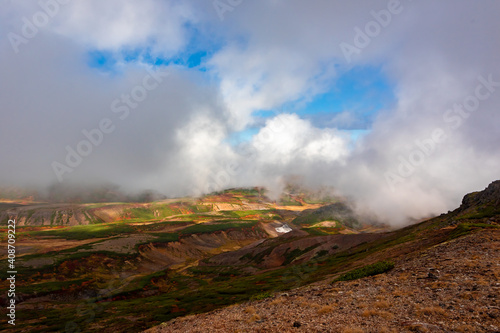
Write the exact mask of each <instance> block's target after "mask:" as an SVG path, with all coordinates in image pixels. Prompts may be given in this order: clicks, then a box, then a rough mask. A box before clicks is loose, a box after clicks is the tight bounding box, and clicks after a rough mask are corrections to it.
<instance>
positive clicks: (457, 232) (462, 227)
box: [450, 223, 500, 239]
mask: <svg viewBox="0 0 500 333" xmlns="http://www.w3.org/2000/svg"><path fill="white" fill-rule="evenodd" d="M478 228H500V226H499V225H495V224H486V223H461V224H459V225H458V226H457V227H456V228H455V229H454V230H453V231H452V232H451V234H450V239H454V238H458V237H461V236H465V235H468V234H469V233H470V232H472V231H473V230H475V229H478Z"/></svg>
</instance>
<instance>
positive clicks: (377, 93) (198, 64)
mask: <svg viewBox="0 0 500 333" xmlns="http://www.w3.org/2000/svg"><path fill="white" fill-rule="evenodd" d="M191 49H193V48H191ZM214 52H215V49H214V50H196V51H195V52H193V53H189V52H184V54H180V55H179V56H177V57H175V58H171V59H163V58H158V57H153V56H152V55H151V53H150V52H149V51H148V50H146V51H145V50H141V49H136V50H128V51H123V52H122V54H121V57H122V59H123V61H125V62H137V61H141V62H143V63H149V64H152V65H154V66H167V65H170V64H176V65H180V66H183V67H185V68H190V69H192V70H196V71H202V72H205V71H206V68H205V66H204V63H205V62H206V61H207V60H209V59H210V56H211V55H212V54H213V53H214ZM88 56H89V61H88V65H89V66H90V67H91V68H94V69H97V70H101V71H105V72H114V70H115V66H116V64H117V61H116V59H115V57H114V55H113V54H112V53H110V52H106V51H97V50H94V51H90V52H89V53H88ZM394 86H395V85H394V83H393V82H391V81H390V80H389V78H388V77H387V76H386V75H385V74H384V72H383V70H382V66H375V65H373V66H356V67H353V68H351V69H349V70H347V71H345V72H341V74H340V75H339V77H338V78H337V79H336V80H335V81H333V82H332V84H331V86H330V87H329V89H328V90H327V91H326V92H325V93H322V94H319V95H316V96H313V98H312V100H310V101H308V102H306V103H304V102H303V100H299V101H294V102H289V103H286V104H285V105H282V106H281V107H280V108H278V109H277V110H258V111H255V112H254V113H253V116H254V117H255V118H256V122H255V124H254V125H251V126H250V127H248V128H246V129H244V130H242V131H239V132H233V133H231V134H230V135H229V137H228V139H227V141H228V142H230V143H231V144H232V145H237V144H239V143H242V142H246V141H250V140H251V138H252V137H253V136H254V135H255V134H257V133H258V131H259V129H260V127H261V126H262V125H263V124H264V122H265V119H268V118H271V117H274V116H276V115H277V114H279V113H287V112H293V113H296V114H298V115H299V116H300V117H301V118H304V119H308V120H309V121H311V123H312V124H313V125H314V126H316V127H318V128H326V127H334V128H337V129H340V130H344V131H349V132H350V134H351V138H352V139H354V140H356V139H358V138H360V137H361V136H363V135H364V134H366V133H368V132H369V131H370V128H371V125H372V122H373V120H374V117H375V116H376V114H377V112H378V111H380V110H384V109H389V108H391V107H392V106H393V105H394V103H395V101H396V97H395V95H394ZM341 113H349V115H350V117H351V120H352V121H351V122H349V123H345V122H344V123H343V122H339V121H338V120H337V121H335V119H338V118H336V117H337V116H338V115H339V114H341Z"/></svg>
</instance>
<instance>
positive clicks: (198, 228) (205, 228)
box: [181, 221, 257, 235]
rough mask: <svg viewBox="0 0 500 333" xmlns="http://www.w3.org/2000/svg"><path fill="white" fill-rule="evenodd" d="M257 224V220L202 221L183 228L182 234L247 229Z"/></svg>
mask: <svg viewBox="0 0 500 333" xmlns="http://www.w3.org/2000/svg"><path fill="white" fill-rule="evenodd" d="M256 224H257V221H252V222H232V223H217V224H206V223H200V224H196V225H193V226H190V227H187V228H185V229H182V230H181V234H183V235H186V234H201V233H209V232H215V231H221V230H228V229H235V228H238V229H245V228H251V227H253V226H255V225H256Z"/></svg>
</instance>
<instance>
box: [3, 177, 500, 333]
mask: <svg viewBox="0 0 500 333" xmlns="http://www.w3.org/2000/svg"><path fill="white" fill-rule="evenodd" d="M498 198H500V182H498V181H497V182H495V183H493V184H491V185H490V186H489V187H488V189H486V190H485V191H483V192H476V193H473V194H469V195H467V196H465V198H464V200H463V203H462V205H461V206H460V207H459V208H458V209H457V210H455V211H453V212H450V213H448V214H443V215H441V216H438V217H436V218H433V219H430V220H426V221H423V222H420V223H418V224H414V225H411V226H408V227H405V228H402V229H398V230H393V229H390V228H389V227H388V226H386V225H384V224H382V223H377V222H375V221H371V220H370V221H369V220H364V219H363V218H362V217H360V216H358V215H357V214H356V213H355V212H354V210H352V209H351V207H350V206H349V204H347V203H346V202H344V201H343V199H342V198H332V197H329V198H327V199H324V200H317V199H315V200H311V199H310V198H308V197H307V196H305V195H302V196H296V197H292V198H287V200H281V202H274V201H271V200H270V199H269V198H267V197H266V196H265V193H263V190H262V189H260V188H253V189H232V190H226V191H222V192H219V193H213V194H210V195H206V196H204V197H202V198H199V199H193V198H180V199H168V200H161V201H156V202H150V203H98V204H71V205H69V204H45V203H18V204H14V203H8V204H4V205H2V206H1V207H0V209H1V211H0V216H1V222H2V226H3V227H2V231H3V232H2V244H6V240H7V238H6V235H7V233H6V230H5V229H6V227H5V226H6V224H7V221H8V220H9V219H15V220H16V222H17V229H16V251H17V252H16V255H17V256H16V262H15V263H16V268H17V271H18V272H19V274H18V280H17V282H16V284H17V290H16V295H17V299H18V302H17V323H16V330H17V331H46V332H50V331H66V332H79V331H82V332H115V331H128V332H139V331H142V330H146V329H148V328H151V327H154V326H156V325H160V324H162V323H167V324H162V326H159V328H153V330H155V329H156V330H157V331H159V332H163V331H165V332H170V331H172V332H174V331H176V330H174V329H172V330H170V329H169V328H168V327H170V325H171V326H172V327H177V328H176V329H178V330H177V331H188V330H187V328H186V327H183V328H182V329H181V328H179V327H181V326H182V324H181V323H182V321H175V322H172V323H171V324H168V323H169V321H171V320H173V319H175V318H178V317H183V316H186V315H194V314H197V313H207V312H209V311H213V310H216V309H219V308H222V307H225V306H229V305H232V304H245V303H244V302H253V303H252V304H254V303H255V304H256V305H255V306H254V305H251V306H254V307H257V308H258V307H260V306H261V304H264V303H266V302H270V301H272V300H276V302H277V300H281V301H283V297H284V296H283V295H290V293H292V295H299V294H300V295H301V296H300V297H306V298H307V297H308V295H309V294H308V293H309V292H310V291H308V290H310V288H312V290H313V291H314V290H319V289H314V288H320V289H321V290H322V293H323V291H324V290H328V293H330V288H331V287H329V286H330V284H331V283H334V282H332V281H337V280H343V279H345V278H346V276H354V277H355V278H356V279H357V278H358V277H362V276H364V275H366V274H368V275H370V274H372V273H366V272H368V271H370V270H371V269H372V268H370V267H373V269H375V271H376V273H373V274H378V273H383V272H385V271H387V270H389V271H390V272H389V273H386V274H392V275H391V276H393V277H392V278H395V277H394V274H395V273H391V272H406V270H407V269H408V268H404V270H403V271H401V269H402V267H405V265H406V266H407V265H408V263H407V260H409V259H408V258H418V256H419V255H418V253H424V252H422V251H428V249H432V248H434V247H436V246H441V245H440V244H447V243H448V242H450V241H454V240H455V239H459V238H462V237H465V236H467V235H471V234H472V235H476V234H483V233H484V234H492V235H496V234H498V232H499V229H498V228H499V222H500V218H499V213H500V211H499V207H500V201H499V200H498ZM492 237H493V236H492ZM4 253H6V252H4ZM492 255H498V251H496V252H495V251H493V252H492ZM427 256H429V255H427ZM429 260H437V258H434V259H432V258H431V257H429ZM453 260H458V259H456V258H455V259H453ZM1 262H2V265H4V264H5V266H6V263H7V257H6V256H3V257H2V258H1ZM370 265H371V266H370ZM363 267H368V268H363ZM360 268H363V270H361V271H359V272H358V271H356V269H360ZM378 269H380V272H378V271H377V270H378ZM417 270H418V269H417ZM490 270H491V274H493V275H491V274H490V276H489V277H488V278H486V280H485V278H484V277H483V280H484V282H483V284H484V285H485V286H486V285H488V286H490V287H491V285H492V283H493V280H492V277H495V278H497V280H498V276H499V274H500V270H499V268H498V265H497V266H491V267H490ZM5 271H7V269H6V267H3V266H2V272H5ZM375 271H374V272H375ZM348 272H351V273H349V274H347V275H346V274H345V273H348ZM398 274H399V273H398ZM401 274H402V273H401ZM422 274H423V273H422ZM358 275H359V276H358ZM381 276H385V274H382V275H381ZM376 279H379V278H376ZM4 281H5V280H3V281H2V285H0V291H1V295H2V298H0V301H1V302H2V304H3V305H6V303H5V302H6V298H4V297H5V296H4V295H6V291H7V289H8V282H7V281H5V282H4ZM377 281H378V280H377ZM335 283H344V282H335ZM353 283H354V282H349V284H348V285H349V286H351V287H349V289H350V290H351V293H352V292H354V293H356V292H358V291H357V288H355V287H357V286H358V285H359V284H358V285H353ZM360 283H361V282H360ZM344 285H345V284H343V286H344ZM303 286H306V287H303ZM314 286H316V287H314ZM363 286H364V284H363ZM296 288H299V289H296ZM303 288H306V289H303ZM342 288H344V287H341V289H342ZM491 288H492V287H491ZM491 288H490V289H488V290H490V292H493V293H495V292H496V293H497V292H498V288H497V287H496V288H497V289H494V290H493V289H491ZM360 289H361V288H360ZM280 295H281V296H280ZM497 295H498V294H497ZM286 297H288V296H286ZM343 297H344V296H343ZM353 297H354V296H353ZM365 298H366V297H365ZM324 302H325V300H322V301H318V304H320V305H321V304H323V303H324ZM366 302H368V301H367V300H365V303H366ZM336 303H338V302H336ZM279 304H280V303H279V302H278V303H276V304H274V305H276V306H279ZM353 304H355V303H353ZM337 305H338V304H336V305H335V306H337ZM241 306H243V305H238V307H241ZM248 306H250V305H248ZM248 306H247V307H248ZM318 306H319V305H318ZM322 306H323V305H322ZM324 306H331V305H329V304H326V303H325V304H324ZM367 307H369V306H368V305H367ZM342 308H345V306H342ZM229 309H234V308H229ZM313 310H314V309H313ZM2 311H4V309H2ZM224 311H234V310H224ZM242 311H243V312H242V313H243V314H241V316H243V317H245V315H244V313H246V312H245V311H244V310H242ZM311 311H312V310H311ZM325 311H326V310H325ZM329 312H332V311H327V312H325V313H329ZM335 312H336V311H335ZM253 314H256V313H252V315H253ZM494 315H495V314H494ZM204 316H206V315H204ZM241 316H240V317H241ZM259 316H262V317H265V314H263V313H261V314H259ZM243 317H242V318H243ZM250 317H251V316H250ZM389 317H391V316H389V315H388V318H389ZM3 318H6V316H5V315H4V316H2V320H4V319H3ZM188 318H191V319H188V321H186V323H188V322H189V321H193V320H198V319H196V318H197V317H188ZM203 318H206V317H203ZM245 318H246V317H245ZM256 318H257V317H255V318H254V319H255V320H250V321H248V323H250V324H251V325H253V326H252V327H255V329H256V330H257V331H258V329H259V327H260V329H264V328H265V330H266V331H270V332H271V331H273V330H274V331H276V332H285V331H287V330H284V329H282V330H279V329H278V328H277V327H278V326H276V327H274V326H273V327H271V326H266V325H269V322H267V321H265V320H264V321H262V319H256ZM259 318H260V317H259ZM247 319H248V318H247ZM247 319H245V320H247ZM200 320H205V319H200ZM242 320H243V319H242ZM280 320H282V319H280ZM245 322H246V321H245ZM242 323H243V322H242ZM248 323H247V324H248ZM250 324H249V325H250ZM260 324H262V325H261V326H259V325H260ZM282 324H283V325H285V324H287V323H285V322H283V323H282ZM292 324H293V323H291V324H290V325H292ZM179 325H180V326H179ZM186 325H187V324H186ZM203 325H206V323H205V324H203ZM228 325H229V324H228ZM231 325H232V326H231ZM234 325H236V326H234ZM238 325H239V324H237V323H233V324H230V325H229V326H227V327H226V328H225V329H228V330H227V331H235V330H237V329H238V327H239V328H240V329H241V327H242V326H241V325H240V326H238ZM301 325H303V327H302V329H305V328H306V327H308V326H307V325H306V324H305V322H304V321H303V322H302V324H301ZM311 325H312V326H310V327H316V326H315V325H313V324H311ZM424 326H425V325H424ZM193 327H194V326H191V329H193ZM228 327H230V329H229V328H228ZM290 327H292V326H290ZM290 327H289V329H291V328H290ZM297 329H298V328H297ZM192 331H193V332H203V330H201V329H200V330H196V329H193V330H192ZM220 331H221V332H225V331H226V330H224V329H222V330H220ZM299 331H301V330H299ZM334 331H335V330H334ZM152 332H153V331H152Z"/></svg>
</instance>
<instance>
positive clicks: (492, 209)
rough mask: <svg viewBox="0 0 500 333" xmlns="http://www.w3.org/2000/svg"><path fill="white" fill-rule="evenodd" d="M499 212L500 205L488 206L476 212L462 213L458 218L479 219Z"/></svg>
mask: <svg viewBox="0 0 500 333" xmlns="http://www.w3.org/2000/svg"><path fill="white" fill-rule="evenodd" d="M499 214H500V208H499V207H493V206H487V207H483V208H481V209H479V210H477V211H476V212H473V213H468V214H465V215H462V216H460V217H459V218H458V220H465V219H470V220H477V219H483V218H490V217H493V216H496V215H499Z"/></svg>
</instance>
